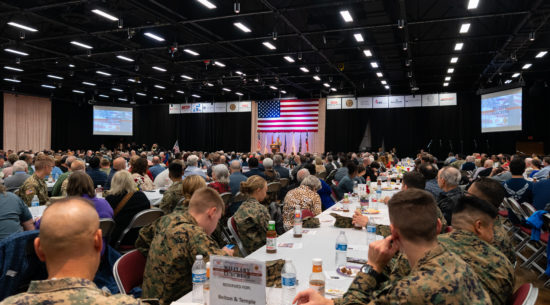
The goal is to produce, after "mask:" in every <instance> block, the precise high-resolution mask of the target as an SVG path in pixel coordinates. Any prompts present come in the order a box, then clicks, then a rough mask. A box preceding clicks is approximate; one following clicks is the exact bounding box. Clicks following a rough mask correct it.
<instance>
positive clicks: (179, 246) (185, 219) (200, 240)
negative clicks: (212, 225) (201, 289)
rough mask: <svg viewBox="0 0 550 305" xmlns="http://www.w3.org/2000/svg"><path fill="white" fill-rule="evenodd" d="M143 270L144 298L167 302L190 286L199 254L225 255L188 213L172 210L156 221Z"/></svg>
mask: <svg viewBox="0 0 550 305" xmlns="http://www.w3.org/2000/svg"><path fill="white" fill-rule="evenodd" d="M155 231H156V232H157V233H156V234H155V237H154V238H153V240H152V242H151V247H150V250H149V255H148V257H147V263H146V264H145V272H144V274H143V284H142V288H143V297H144V298H158V299H160V304H170V303H171V302H173V301H176V300H177V299H179V298H180V297H182V296H184V295H185V294H187V293H188V292H190V291H191V289H192V282H191V278H192V276H191V267H192V266H193V263H194V262H195V257H196V256H197V255H199V254H201V255H202V256H203V257H204V259H205V261H208V259H209V256H210V255H226V254H225V252H224V251H223V250H221V249H220V248H218V246H217V244H216V243H215V242H214V241H213V240H212V238H210V236H208V234H206V232H205V231H204V229H203V228H201V227H200V226H199V225H198V224H197V222H196V221H195V219H194V218H193V216H191V214H189V213H184V214H180V213H172V214H170V215H167V216H164V217H162V218H161V220H160V221H159V222H158V223H157V225H156V228H155Z"/></svg>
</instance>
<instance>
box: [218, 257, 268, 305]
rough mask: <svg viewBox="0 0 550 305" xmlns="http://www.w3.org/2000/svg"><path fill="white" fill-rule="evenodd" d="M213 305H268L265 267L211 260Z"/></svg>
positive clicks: (253, 262)
mask: <svg viewBox="0 0 550 305" xmlns="http://www.w3.org/2000/svg"><path fill="white" fill-rule="evenodd" d="M210 266H211V267H210V268H212V271H211V272H210V304H211V305H222V304H235V305H237V304H238V305H242V304H246V305H259V304H265V302H266V295H265V283H266V268H265V263H264V262H261V261H257V260H251V259H244V258H237V257H226V256H211V257H210Z"/></svg>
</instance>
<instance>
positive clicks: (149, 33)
mask: <svg viewBox="0 0 550 305" xmlns="http://www.w3.org/2000/svg"><path fill="white" fill-rule="evenodd" d="M143 35H145V36H147V37H149V38H152V39H154V40H156V41H164V38H162V37H160V36H158V35H156V34H153V33H151V32H145V33H143Z"/></svg>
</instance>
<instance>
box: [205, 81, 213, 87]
mask: <svg viewBox="0 0 550 305" xmlns="http://www.w3.org/2000/svg"><path fill="white" fill-rule="evenodd" d="M206 85H207V86H208V87H214V84H212V83H210V82H207V83H206Z"/></svg>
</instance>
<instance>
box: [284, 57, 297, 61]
mask: <svg viewBox="0 0 550 305" xmlns="http://www.w3.org/2000/svg"><path fill="white" fill-rule="evenodd" d="M284 59H285V60H286V61H288V62H295V60H294V58H292V57H290V56H285V57H284Z"/></svg>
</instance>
